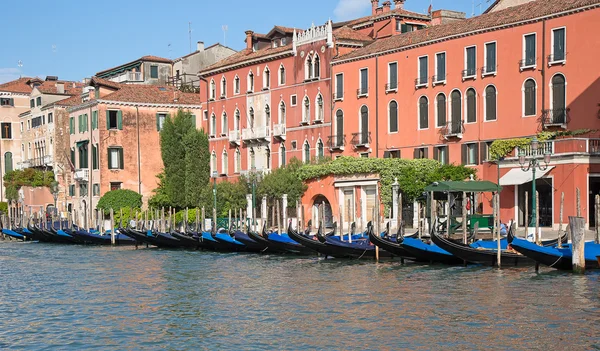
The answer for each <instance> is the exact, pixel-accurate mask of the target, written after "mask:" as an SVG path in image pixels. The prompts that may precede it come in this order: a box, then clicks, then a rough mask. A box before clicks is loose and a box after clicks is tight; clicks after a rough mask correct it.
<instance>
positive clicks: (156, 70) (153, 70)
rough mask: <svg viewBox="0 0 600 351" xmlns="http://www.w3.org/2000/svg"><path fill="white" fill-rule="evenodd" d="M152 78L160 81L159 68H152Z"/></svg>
mask: <svg viewBox="0 0 600 351" xmlns="http://www.w3.org/2000/svg"><path fill="white" fill-rule="evenodd" d="M150 78H152V79H158V66H150Z"/></svg>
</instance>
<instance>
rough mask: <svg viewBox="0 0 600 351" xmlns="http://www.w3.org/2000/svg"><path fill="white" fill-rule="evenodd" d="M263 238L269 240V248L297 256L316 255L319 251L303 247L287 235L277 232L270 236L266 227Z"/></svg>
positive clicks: (264, 227)
mask: <svg viewBox="0 0 600 351" xmlns="http://www.w3.org/2000/svg"><path fill="white" fill-rule="evenodd" d="M261 236H262V238H264V239H265V240H267V242H268V243H269V244H268V245H269V247H270V248H271V247H272V248H274V249H275V250H278V251H282V252H287V253H291V254H295V255H314V254H316V253H317V251H315V250H313V249H311V248H309V247H306V246H303V245H301V244H300V243H298V242H297V241H294V240H293V239H291V238H290V237H289V236H288V235H286V234H279V233H277V232H273V233H270V234H268V233H267V230H266V226H263V230H262V234H261Z"/></svg>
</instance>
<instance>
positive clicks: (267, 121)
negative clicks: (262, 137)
mask: <svg viewBox="0 0 600 351" xmlns="http://www.w3.org/2000/svg"><path fill="white" fill-rule="evenodd" d="M265 126H266V127H267V129H270V128H271V108H270V107H269V105H265Z"/></svg>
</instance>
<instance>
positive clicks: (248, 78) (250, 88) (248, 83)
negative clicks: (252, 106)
mask: <svg viewBox="0 0 600 351" xmlns="http://www.w3.org/2000/svg"><path fill="white" fill-rule="evenodd" d="M250 76H252V79H250ZM250 82H252V85H250ZM255 85H256V76H255V75H254V72H252V70H250V71H249V72H248V76H247V77H246V88H247V90H246V92H247V93H254V87H255Z"/></svg>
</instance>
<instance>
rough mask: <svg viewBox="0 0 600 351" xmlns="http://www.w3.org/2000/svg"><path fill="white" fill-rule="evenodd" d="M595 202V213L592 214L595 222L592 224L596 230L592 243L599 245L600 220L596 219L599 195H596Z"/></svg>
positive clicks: (598, 213)
mask: <svg viewBox="0 0 600 351" xmlns="http://www.w3.org/2000/svg"><path fill="white" fill-rule="evenodd" d="M595 200H596V201H595V203H596V206H595V209H594V210H595V211H596V212H594V213H595V216H594V219H595V220H596V221H595V222H596V223H594V227H595V228H596V238H595V240H594V242H595V243H596V244H600V228H598V227H599V226H600V218H598V217H600V195H596V198H595Z"/></svg>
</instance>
